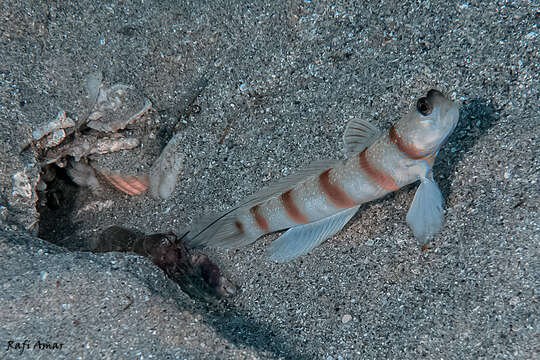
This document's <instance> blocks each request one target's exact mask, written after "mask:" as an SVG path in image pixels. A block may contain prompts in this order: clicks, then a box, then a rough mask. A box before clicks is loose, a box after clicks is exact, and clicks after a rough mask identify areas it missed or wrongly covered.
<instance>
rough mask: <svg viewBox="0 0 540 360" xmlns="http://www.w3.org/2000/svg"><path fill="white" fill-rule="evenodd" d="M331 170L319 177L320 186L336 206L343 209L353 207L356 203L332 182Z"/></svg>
mask: <svg viewBox="0 0 540 360" xmlns="http://www.w3.org/2000/svg"><path fill="white" fill-rule="evenodd" d="M330 170H331V169H328V170H326V171H325V172H323V173H322V174H321V175H319V185H320V188H321V190H322V192H323V193H324V196H325V197H326V198H327V199H328V200H329V201H330V202H331V203H332V204H334V205H335V206H337V207H338V208H341V209H346V208H350V207H353V206H354V205H356V204H355V202H354V201H353V200H352V199H351V198H350V197H349V196H348V195H347V193H346V192H345V191H343V190H342V189H341V188H340V187H339V186H338V185H336V184H332V182H331V181H330V176H329V174H330Z"/></svg>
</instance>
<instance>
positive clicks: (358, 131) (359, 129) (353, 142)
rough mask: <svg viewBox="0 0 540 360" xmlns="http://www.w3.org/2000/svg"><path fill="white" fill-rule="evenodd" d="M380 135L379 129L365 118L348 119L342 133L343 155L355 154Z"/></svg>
mask: <svg viewBox="0 0 540 360" xmlns="http://www.w3.org/2000/svg"><path fill="white" fill-rule="evenodd" d="M379 136H381V131H380V130H379V129H378V128H377V127H376V126H375V125H373V124H371V123H370V122H369V121H367V120H363V119H353V120H351V121H349V123H348V124H347V127H346V128H345V133H344V134H343V146H344V149H345V156H347V157H349V156H351V155H354V154H357V153H359V152H361V151H362V150H364V149H365V148H366V147H368V146H370V145H371V144H373V143H374V142H375V140H377V139H378V138H379Z"/></svg>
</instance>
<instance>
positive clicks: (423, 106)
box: [416, 97, 433, 116]
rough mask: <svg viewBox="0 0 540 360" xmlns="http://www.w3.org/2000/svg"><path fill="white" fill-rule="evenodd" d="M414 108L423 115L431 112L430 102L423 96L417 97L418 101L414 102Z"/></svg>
mask: <svg viewBox="0 0 540 360" xmlns="http://www.w3.org/2000/svg"><path fill="white" fill-rule="evenodd" d="M416 110H418V112H419V113H420V114H422V115H424V116H427V115H429V114H431V110H433V109H432V107H431V104H430V103H429V102H428V101H427V99H426V98H425V97H423V98H420V99H418V102H417V103H416Z"/></svg>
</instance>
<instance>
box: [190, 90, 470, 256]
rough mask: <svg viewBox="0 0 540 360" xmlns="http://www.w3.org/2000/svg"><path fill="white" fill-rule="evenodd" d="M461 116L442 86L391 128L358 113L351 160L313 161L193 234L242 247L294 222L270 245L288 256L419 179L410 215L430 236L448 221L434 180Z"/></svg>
mask: <svg viewBox="0 0 540 360" xmlns="http://www.w3.org/2000/svg"><path fill="white" fill-rule="evenodd" d="M458 120H459V108H458V105H457V104H455V103H453V102H452V101H450V100H448V99H447V98H446V97H445V96H444V95H443V94H442V93H441V92H439V91H437V90H430V91H429V92H428V93H427V95H426V96H425V97H422V98H420V99H418V101H417V102H416V105H415V107H414V109H413V110H412V111H410V112H409V113H408V114H406V115H405V116H404V117H403V118H402V119H401V120H400V121H398V122H397V123H396V124H394V125H393V126H392V127H391V128H390V130H389V131H388V132H384V133H383V132H381V131H380V130H379V129H377V128H376V127H375V126H373V125H372V124H370V123H368V122H367V121H365V120H360V119H356V120H352V121H351V122H349V124H348V125H347V128H346V130H345V134H344V142H345V152H346V154H347V158H346V159H345V160H341V161H320V162H317V163H315V164H312V165H311V166H310V167H309V168H307V169H305V170H303V171H300V172H299V173H298V174H296V175H292V176H289V177H286V178H284V179H282V180H281V181H279V182H278V183H277V184H275V185H273V186H271V187H269V188H267V189H265V190H262V191H261V192H260V193H258V194H255V195H253V196H252V197H250V198H248V199H246V200H245V201H243V202H241V203H240V204H239V205H238V206H236V207H235V208H233V209H231V210H229V211H227V212H226V213H224V214H221V215H220V216H218V217H217V218H213V219H212V220H203V221H201V222H200V223H199V224H197V225H195V226H194V227H193V229H192V231H191V232H190V234H189V235H188V237H189V238H188V242H189V244H190V245H191V246H206V245H208V246H216V247H222V248H237V247H240V246H243V245H247V244H250V243H252V242H254V241H255V240H256V239H257V238H259V237H260V236H262V235H264V234H268V233H271V232H275V231H279V230H284V229H289V230H287V231H286V232H285V233H284V234H282V235H281V236H280V237H279V238H278V239H276V240H275V241H273V242H272V243H271V245H270V246H269V248H268V255H269V258H270V259H272V260H275V261H279V262H283V261H289V260H291V259H294V258H296V257H298V256H300V255H304V254H307V253H308V252H309V251H311V250H312V249H314V248H315V247H316V246H318V245H320V244H321V243H322V242H323V241H325V240H326V239H328V238H329V237H331V236H333V235H334V234H336V233H337V232H338V231H340V230H341V229H342V228H343V227H344V226H345V224H347V222H348V221H349V220H350V219H351V218H352V217H353V216H354V214H355V213H356V212H357V210H358V208H359V207H360V205H361V204H363V203H366V202H369V201H372V200H375V199H379V198H381V197H383V196H385V195H386V194H388V193H391V192H393V191H396V190H398V189H400V188H402V187H404V186H406V185H408V184H411V183H414V182H416V181H418V180H420V186H419V187H418V190H417V191H416V195H415V196H414V199H413V201H412V204H411V207H410V209H409V212H408V214H407V223H408V224H409V226H410V227H411V229H412V231H413V233H414V236H415V237H416V238H417V239H418V240H419V242H420V243H422V244H425V243H427V241H428V239H429V238H430V237H431V236H433V235H435V234H436V233H438V232H439V231H440V230H441V228H442V225H443V207H442V206H443V199H442V195H441V192H440V190H439V188H438V186H437V183H436V182H435V181H434V180H433V175H432V166H433V162H434V160H435V157H436V156H437V154H438V152H439V149H440V147H441V146H442V144H443V143H444V141H445V140H446V139H447V138H448V136H449V135H450V133H451V132H452V131H453V130H454V128H455V127H456V124H457V122H458Z"/></svg>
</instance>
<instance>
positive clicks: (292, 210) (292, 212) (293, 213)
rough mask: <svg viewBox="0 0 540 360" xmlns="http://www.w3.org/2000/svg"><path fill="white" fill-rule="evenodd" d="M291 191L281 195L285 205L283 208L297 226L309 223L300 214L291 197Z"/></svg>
mask: <svg viewBox="0 0 540 360" xmlns="http://www.w3.org/2000/svg"><path fill="white" fill-rule="evenodd" d="M291 191H292V189H291V190H287V191H285V192H284V193H283V194H281V196H280V199H281V203H282V204H283V207H284V208H285V212H286V214H287V216H288V217H289V218H291V220H293V221H294V222H295V223H297V224H306V223H308V221H309V220H308V219H307V218H306V217H305V216H304V214H302V213H301V212H300V210H299V209H298V207H297V206H296V204H295V203H294V199H293V198H292V196H291Z"/></svg>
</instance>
